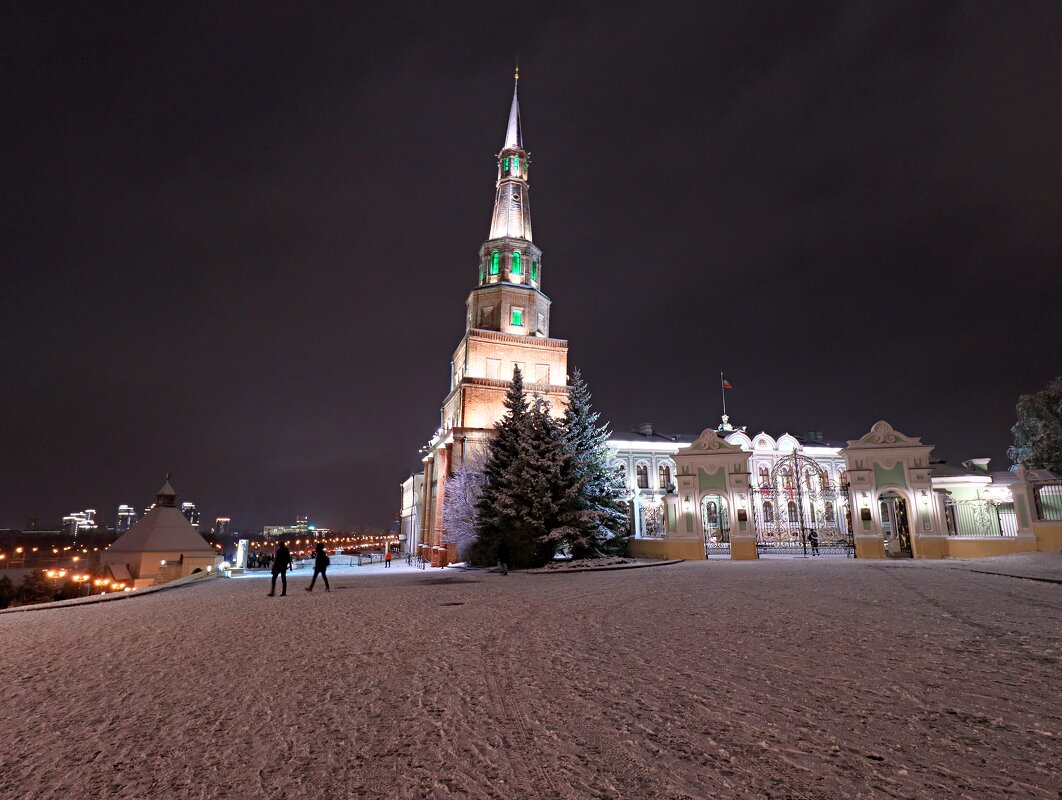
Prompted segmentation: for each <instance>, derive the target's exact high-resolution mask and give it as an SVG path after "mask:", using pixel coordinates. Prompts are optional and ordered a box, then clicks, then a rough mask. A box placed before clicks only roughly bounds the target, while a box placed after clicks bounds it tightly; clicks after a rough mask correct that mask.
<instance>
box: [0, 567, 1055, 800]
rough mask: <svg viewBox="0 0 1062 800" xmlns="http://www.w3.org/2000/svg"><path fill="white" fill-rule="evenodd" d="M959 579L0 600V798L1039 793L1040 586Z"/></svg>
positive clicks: (451, 585) (337, 588)
mask: <svg viewBox="0 0 1062 800" xmlns="http://www.w3.org/2000/svg"><path fill="white" fill-rule="evenodd" d="M1052 559H1054V560H1053V561H1052ZM997 563H999V564H1004V561H1000V562H997ZM966 566H967V565H965V564H962V563H961V562H943V563H942V562H937V563H931V562H910V561H908V562H880V561H879V562H873V561H861V560H843V559H822V560H814V559H811V560H788V561H783V560H775V561H763V562H760V563H752V562H720V561H715V562H710V563H709V562H703V561H702V562H686V563H683V564H677V565H675V566H670V567H664V568H659V569H634V570H617V571H606V572H598V573H582V574H574V575H550V576H541V575H528V574H519V573H516V574H510V575H508V576H501V575H497V574H492V573H486V572H455V571H449V570H445V571H444V570H431V571H426V572H421V571H419V570H417V571H413V570H410V571H407V572H400V571H393V572H392V574H386V573H385V572H384V571H383V570H382V569H380V570H379V571H377V572H376V573H375V574H370V573H367V572H365V571H362V572H358V571H357V568H349V569H350V570H351V571H350V572H348V573H346V574H344V573H343V572H342V569H337V571H336V573H335V580H334V581H333V591H332V592H331V593H330V594H325V593H323V592H314V593H313V594H308V593H306V592H303V591H301V590H300V591H294V592H292V593H290V595H289V597H287V598H284V599H283V600H282V601H281V600H280V599H279V598H267V597H265V592H264V591H263V588H264V585H265V584H264V582H263V581H262V580H261V579H256V578H248V579H241V580H213V581H207V582H205V583H202V584H198V585H195V586H190V587H185V588H181V589H178V590H174V591H167V592H158V593H155V594H151V595H146V596H143V597H140V598H138V599H136V600H134V601H131V602H121V603H105V604H99V605H90V606H81V607H75V608H68V609H60V610H54V611H47V612H42V613H38V614H12V615H4V616H0V675H3V680H2V681H0V730H3V731H4V733H5V739H4V741H5V745H4V747H3V748H2V749H0V797H3V798H5V800H7V799H8V798H18V799H19V800H30V799H31V798H32V799H33V800H37V799H38V798H68V797H79V796H90V797H105V798H144V797H167V798H256V799H257V798H263V799H264V798H271V799H272V798H276V799H279V798H297V797H299V798H301V797H307V798H310V797H312V798H315V799H316V798H324V799H325V800H327V799H329V798H337V800H338V798H350V797H357V798H408V800H414V799H416V800H421V799H422V798H458V797H461V798H472V799H473V800H487V798H519V799H520V800H525V799H527V798H624V799H626V798H637V799H638V800H642V799H643V798H644V799H645V800H680V799H682V798H686V799H687V800H688V799H690V798H697V799H698V800H699V799H700V798H709V797H710V798H765V797H771V798H804V799H805V800H811V799H812V798H814V800H832V799H833V798H878V797H903V798H927V800H928V799H930V798H931V799H932V800H943V799H944V798H977V799H978V800H981V799H982V798H988V799H989V800H992V799H994V798H1000V799H1002V798H1008V800H1011V799H1012V798H1018V797H1020V798H1045V799H1046V798H1051V800H1057V798H1058V792H1059V789H1060V788H1062V785H1060V772H1059V756H1060V752H1062V751H1060V746H1059V742H1060V740H1062V685H1060V675H1062V658H1060V657H1062V587H1060V586H1058V585H1055V584H1049V583H1043V582H1036V581H1030V580H1019V579H1015V578H1009V577H1002V576H1000V575H996V574H993V575H985V574H981V573H979V572H974V571H971V570H969V569H966V568H965V567H966ZM1011 566H1013V564H1011ZM1026 567H1030V568H1031V562H1030V564H1026ZM363 569H364V568H363ZM1036 569H1038V570H1044V571H1047V572H1054V573H1060V572H1062V557H1059V556H1044V557H1043V558H1042V559H1040V560H1039V561H1038V563H1037V565H1036ZM392 570H395V567H392ZM305 577H308V575H307V576H304V577H299V578H296V580H297V581H299V580H304V579H305Z"/></svg>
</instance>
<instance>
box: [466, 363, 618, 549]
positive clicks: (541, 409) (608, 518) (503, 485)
mask: <svg viewBox="0 0 1062 800" xmlns="http://www.w3.org/2000/svg"><path fill="white" fill-rule="evenodd" d="M505 407H506V414H505V416H504V417H503V418H502V420H501V422H499V423H498V426H497V431H496V432H497V435H496V437H495V438H494V439H492V440H491V442H490V446H489V449H488V452H487V459H486V463H485V464H484V467H483V475H482V479H483V483H482V489H481V491H480V493H479V498H478V501H477V502H476V504H475V514H474V515H472V514H466V519H467V518H468V517H469V516H474V518H475V523H474V524H475V531H476V541H475V544H474V545H473V547H472V548H471V557H472V558H473V560H475V561H477V562H479V563H493V562H495V561H497V560H499V559H500V560H503V561H506V562H507V563H510V564H512V565H513V566H535V565H540V564H544V563H546V562H547V561H549V560H550V559H551V558H553V556H554V555H555V554H556V553H557V552H558V551H559V550H566V551H568V552H570V553H571V554H572V555H573V556H575V557H577V558H584V557H588V556H594V555H612V554H615V553H619V552H622V551H623V549H624V548H625V546H626V537H627V530H628V523H627V516H626V514H625V512H624V507H623V498H624V496H625V491H626V490H625V487H624V486H623V483H622V481H621V480H620V479H619V478H618V477H617V475H616V473H615V472H614V470H613V469H612V466H611V458H610V454H609V451H608V446H607V441H608V427H607V426H606V425H600V426H599V425H598V415H597V413H595V412H594V411H593V408H592V407H591V404H590V391H589V389H588V388H587V386H586V383H585V381H583V379H582V376H581V375H580V374H579V372H578V371H576V372H575V375H574V377H573V379H572V384H571V387H570V390H569V396H568V410H567V411H566V412H565V414H564V416H563V417H562V418H561V419H559V420H558V419H557V418H556V417H554V416H553V415H552V414H551V413H550V405H549V402H548V401H546V400H545V399H544V398H542V397H540V396H537V395H536V396H534V397H532V398H530V400H529V399H528V397H527V396H526V394H525V392H524V382H523V376H522V375H521V373H520V371H519V369H515V370H514V371H513V381H512V385H511V386H510V388H509V391H508V393H507V395H506V399H505ZM455 477H456V476H455ZM462 480H463V481H465V482H467V478H463V479H462ZM461 485H463V484H461V483H459V484H458V486H461Z"/></svg>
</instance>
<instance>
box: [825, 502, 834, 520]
mask: <svg viewBox="0 0 1062 800" xmlns="http://www.w3.org/2000/svg"><path fill="white" fill-rule="evenodd" d="M823 513H824V514H825V515H826V521H827V522H833V503H831V502H830V501H829V500H827V501H826V505H825V507H824V508H823Z"/></svg>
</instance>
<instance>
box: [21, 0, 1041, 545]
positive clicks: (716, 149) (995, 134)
mask: <svg viewBox="0 0 1062 800" xmlns="http://www.w3.org/2000/svg"><path fill="white" fill-rule="evenodd" d="M124 5H125V7H124V8H123V7H121V6H120V5H118V6H116V5H114V4H101V3H83V4H76V5H71V4H60V3H40V2H27V3H6V4H4V6H3V7H2V10H0V43H2V45H0V59H2V63H0V68H2V74H3V79H2V80H0V108H2V109H3V124H2V125H0V137H2V148H0V164H2V167H0V169H2V175H0V177H2V186H3V188H4V191H3V194H2V198H3V199H2V203H3V214H2V216H0V225H2V235H0V254H2V259H3V268H4V273H3V274H4V281H3V288H4V297H3V301H4V302H3V309H4V310H3V314H2V315H0V335H2V340H0V342H2V343H0V368H2V373H0V374H2V376H3V383H2V386H3V389H2V391H0V419H2V422H0V526H10V527H21V526H23V525H24V524H25V523H26V520H27V518H28V517H31V516H33V517H37V518H39V520H40V525H41V526H42V527H49V526H51V527H54V526H56V525H58V523H59V517H60V516H61V515H62V514H63V513H68V512H70V511H74V510H76V509H82V508H85V507H95V508H97V509H99V510H100V512H101V520H102V521H103V522H105V523H106V524H113V521H114V520H113V517H114V509H115V507H116V506H117V504H118V503H130V504H133V505H135V506H137V507H138V508H143V507H144V506H145V505H146V504H148V503H150V502H151V501H152V499H153V496H154V493H155V490H156V489H157V488H158V486H159V484H161V482H162V478H163V475H164V473H166V472H172V473H173V482H174V485H175V487H176V489H177V491H178V493H179V494H180V495H181V498H180V499H190V500H193V501H195V502H196V503H198V505H199V508H200V510H201V511H202V513H203V519H204V521H205V522H208V523H209V522H210V521H212V520H213V518H214V516H216V515H218V514H227V515H229V516H231V517H232V518H233V524H234V526H235V527H236V528H238V529H250V528H252V527H257V526H261V525H263V524H284V523H288V522H291V521H293V520H294V517H295V515H296V514H297V513H306V514H309V515H310V517H311V521H316V522H317V523H318V524H322V525H331V526H335V527H341V528H347V527H351V526H355V525H386V524H387V523H388V522H389V521H390V520H391V519H393V518H394V516H395V515H396V513H397V511H398V506H399V483H400V482H401V481H402V480H403V479H404V478H405V477H407V476H408V475H409V474H410V473H411V472H412V471H413V470H414V469H415V468H416V467H417V465H418V464H419V462H418V458H417V449H418V447H420V446H421V445H422V444H424V443H425V442H426V441H427V440H428V438H429V436H430V435H431V433H432V432H433V431H434V430H435V428H436V427H437V426H438V424H439V406H440V404H441V401H442V399H443V397H444V395H445V394H446V391H447V388H448V380H449V363H450V358H451V355H452V352H453V349H454V347H455V346H456V345H457V343H458V341H459V339H460V337H461V335H462V332H463V324H464V301H465V298H466V296H467V294H468V291H469V290H470V289H471V288H472V287H473V286H474V284H475V281H476V276H477V252H478V248H479V246H480V244H481V243H482V242H483V240H484V239H485V238H486V237H487V233H488V225H489V217H490V209H491V203H492V200H493V194H494V179H495V154H496V153H497V152H498V150H499V149H500V147H501V144H502V140H503V136H504V132H505V123H506V118H507V114H508V107H509V100H510V97H511V94H512V71H513V70H512V67H513V62H514V58H516V57H517V56H518V57H519V59H520V65H521V82H520V96H521V107H522V111H523V127H524V140H525V143H526V145H527V147H528V148H529V150H530V152H531V155H532V159H533V167H532V170H531V209H532V218H533V221H534V230H535V236H536V239H535V241H536V243H537V244H539V245H540V246H541V247H542V249H543V252H544V256H543V288H544V290H545V291H546V293H547V294H548V295H549V296H550V297H551V298H552V300H553V303H554V305H553V313H552V325H551V333H552V334H553V335H554V336H558V337H561V338H567V339H568V340H569V342H570V364H571V366H572V367H574V366H578V367H581V368H582V370H583V372H584V374H585V376H586V377H587V379H588V380H589V382H590V385H591V388H592V390H593V392H594V396H595V402H596V404H597V406H598V408H599V410H600V411H601V412H602V413H603V416H604V418H606V419H609V420H611V422H612V424H613V427H614V428H615V429H617V430H630V429H631V428H632V427H634V426H637V425H638V424H639V423H642V422H650V421H651V422H653V423H654V424H655V425H656V427H657V428H658V429H659V430H663V431H668V432H682V433H694V434H695V433H697V432H699V431H700V430H701V429H703V428H705V427H708V426H714V425H715V424H717V422H718V419H719V414H720V408H719V371H720V370H725V371H726V375H727V379H728V380H730V381H731V382H732V383H733V384H734V387H735V388H734V390H733V391H732V392H730V393H729V396H728V405H729V410H730V412H731V417H732V421H733V422H734V423H735V424H738V425H748V426H749V428H750V431H751V432H755V431H759V430H760V429H766V430H767V431H769V432H771V433H775V434H778V433H781V432H783V431H786V430H789V431H791V432H793V433H803V432H805V431H808V430H812V429H815V430H821V431H823V432H824V433H825V435H826V437H827V438H832V439H849V438H856V437H858V436H860V435H862V434H863V433H865V432H866V431H867V430H868V429H869V427H870V425H871V424H872V423H873V422H875V421H876V420H878V419H882V418H884V419H887V420H889V421H890V422H891V423H893V425H894V426H895V427H897V428H898V429H900V430H902V431H904V432H906V433H909V434H912V435H917V436H921V437H922V438H923V441H925V442H928V443H931V444H935V445H937V450H936V455H937V456H939V457H943V458H947V459H949V461H952V462H955V461H960V460H962V459H965V458H969V457H976V456H992V457H993V459H994V461H993V467H998V468H1004V467H1005V466H1006V464H1007V462H1006V461H1005V450H1006V447H1007V445H1008V444H1009V441H1010V432H1009V429H1010V426H1011V425H1012V424H1013V423H1014V404H1015V401H1016V400H1017V397H1018V395H1019V394H1021V393H1023V392H1029V391H1034V390H1036V389H1038V388H1041V387H1042V386H1043V385H1044V384H1046V383H1047V381H1048V380H1049V379H1050V378H1052V377H1053V376H1055V375H1057V374H1060V373H1062V358H1060V352H1062V349H1060V346H1059V345H1060V344H1062V336H1060V327H1059V321H1058V319H1059V315H1058V304H1059V297H1060V292H1062V279H1060V271H1059V263H1060V257H1062V226H1060V224H1059V220H1060V219H1062V201H1060V191H1062V190H1060V187H1062V148H1060V146H1059V145H1060V141H1062V137H1060V133H1062V102H1060V98H1062V48H1060V47H1059V44H1058V43H1059V41H1060V36H1062V4H1060V3H1058V2H1044V3H1034V2H1022V3H1018V4H1006V3H975V2H963V3H943V2H942V3H924V2H910V3H885V2H875V3H854V4H814V3H778V2H770V3H761V4H756V3H746V4H740V8H739V7H737V6H738V5H739V4H734V3H718V4H707V3H689V4H684V3H672V4H660V5H658V4H648V3H631V4H625V6H624V5H620V4H604V3H601V4H589V5H583V4H573V3H553V4H543V5H537V6H534V7H531V6H525V5H522V4H498V3H486V4H482V5H479V6H475V5H471V4H460V5H456V6H454V7H453V8H450V7H449V4H444V5H443V6H440V5H439V4H430V5H427V6H425V8H429V9H438V8H442V7H447V9H448V10H447V11H446V13H445V14H441V15H440V14H439V13H437V12H436V11H426V10H425V8H418V7H408V6H402V5H399V4H392V3H374V4H369V3H365V4H348V3H337V4H335V5H332V6H329V5H328V4H325V3H316V2H315V3H299V4H296V3H291V4H287V5H285V6H280V5H275V6H273V7H272V10H269V8H270V7H269V6H268V4H245V3H210V4H201V5H199V6H196V5H195V4H191V3H185V4H171V5H169V7H168V8H165V9H164V8H163V7H161V6H159V7H157V8H152V7H151V4H124Z"/></svg>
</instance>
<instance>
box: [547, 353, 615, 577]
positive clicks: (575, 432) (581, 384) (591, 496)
mask: <svg viewBox="0 0 1062 800" xmlns="http://www.w3.org/2000/svg"><path fill="white" fill-rule="evenodd" d="M590 400H591V396H590V388H589V387H588V386H587V385H586V381H584V380H583V376H582V373H580V371H579V370H578V369H577V370H575V372H574V374H573V376H572V382H571V386H570V387H569V389H568V410H567V412H566V413H565V415H564V425H563V429H564V444H565V460H564V477H563V483H564V484H565V486H566V487H567V492H566V495H565V498H564V501H563V504H562V509H561V514H560V520H559V522H560V527H559V528H558V529H557V530H556V531H555V532H554V536H555V537H556V538H558V539H560V540H561V541H563V542H564V543H565V544H566V545H567V546H568V547H569V548H570V550H571V553H572V556H573V557H575V558H585V557H589V556H593V555H619V554H622V553H623V552H625V550H626V547H627V538H628V537H629V535H630V523H629V521H628V519H627V514H626V511H625V506H624V497H625V495H626V492H627V488H626V486H625V485H624V484H623V481H622V479H620V478H619V477H618V476H617V474H616V471H615V469H614V468H613V466H612V453H611V451H610V450H609V448H608V436H609V430H608V425H607V424H605V425H598V419H599V417H600V415H599V414H598V413H597V412H596V411H594V409H593V406H592V405H591V402H590Z"/></svg>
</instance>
